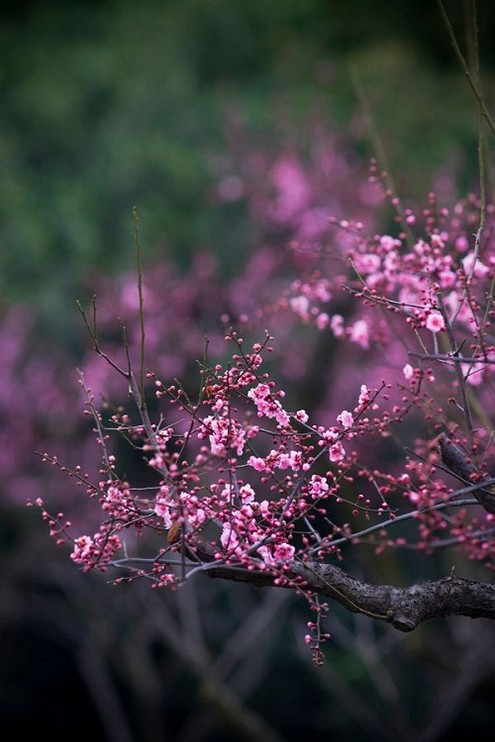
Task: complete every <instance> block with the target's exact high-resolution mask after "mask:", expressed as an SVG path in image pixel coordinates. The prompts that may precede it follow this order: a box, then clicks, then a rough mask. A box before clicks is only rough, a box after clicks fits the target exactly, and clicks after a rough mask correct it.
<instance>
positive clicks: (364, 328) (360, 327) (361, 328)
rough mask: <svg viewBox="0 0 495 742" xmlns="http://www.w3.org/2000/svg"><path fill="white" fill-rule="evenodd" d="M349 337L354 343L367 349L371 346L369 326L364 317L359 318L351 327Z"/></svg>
mask: <svg viewBox="0 0 495 742" xmlns="http://www.w3.org/2000/svg"><path fill="white" fill-rule="evenodd" d="M349 337H350V339H351V341H352V342H353V343H357V345H360V346H361V348H364V349H365V350H367V349H368V348H369V347H370V338H369V327H368V323H367V322H366V320H364V319H358V320H356V322H354V324H353V325H352V327H350V329H349Z"/></svg>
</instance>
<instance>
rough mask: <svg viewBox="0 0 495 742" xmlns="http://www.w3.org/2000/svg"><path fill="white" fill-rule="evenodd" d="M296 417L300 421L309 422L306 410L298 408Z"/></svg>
mask: <svg viewBox="0 0 495 742" xmlns="http://www.w3.org/2000/svg"><path fill="white" fill-rule="evenodd" d="M296 419H297V420H299V422H300V423H307V422H308V419H309V415H308V413H307V412H306V410H297V412H296Z"/></svg>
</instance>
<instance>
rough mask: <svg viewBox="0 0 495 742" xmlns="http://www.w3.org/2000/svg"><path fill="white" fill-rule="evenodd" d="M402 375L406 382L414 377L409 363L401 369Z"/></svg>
mask: <svg viewBox="0 0 495 742" xmlns="http://www.w3.org/2000/svg"><path fill="white" fill-rule="evenodd" d="M402 373H403V374H404V378H405V379H406V380H407V381H410V380H411V379H412V377H413V376H414V369H413V367H412V366H411V364H410V363H406V365H405V366H404V368H403V369H402Z"/></svg>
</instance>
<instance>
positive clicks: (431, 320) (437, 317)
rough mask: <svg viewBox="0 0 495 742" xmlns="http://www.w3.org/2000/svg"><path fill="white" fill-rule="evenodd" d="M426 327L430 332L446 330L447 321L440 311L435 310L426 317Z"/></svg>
mask: <svg viewBox="0 0 495 742" xmlns="http://www.w3.org/2000/svg"><path fill="white" fill-rule="evenodd" d="M426 329H427V330H430V332H440V331H441V330H445V322H444V319H443V317H442V315H441V314H440V312H438V311H436V310H433V311H432V312H430V313H429V315H428V317H427V318H426Z"/></svg>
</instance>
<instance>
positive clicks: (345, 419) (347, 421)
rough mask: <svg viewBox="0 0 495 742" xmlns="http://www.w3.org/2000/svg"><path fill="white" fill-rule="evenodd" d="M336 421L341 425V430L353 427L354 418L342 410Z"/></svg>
mask: <svg viewBox="0 0 495 742" xmlns="http://www.w3.org/2000/svg"><path fill="white" fill-rule="evenodd" d="M337 421H338V422H339V423H341V424H342V427H343V428H352V426H353V425H354V417H353V416H352V413H351V412H349V411H348V410H342V412H341V413H340V415H337Z"/></svg>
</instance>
